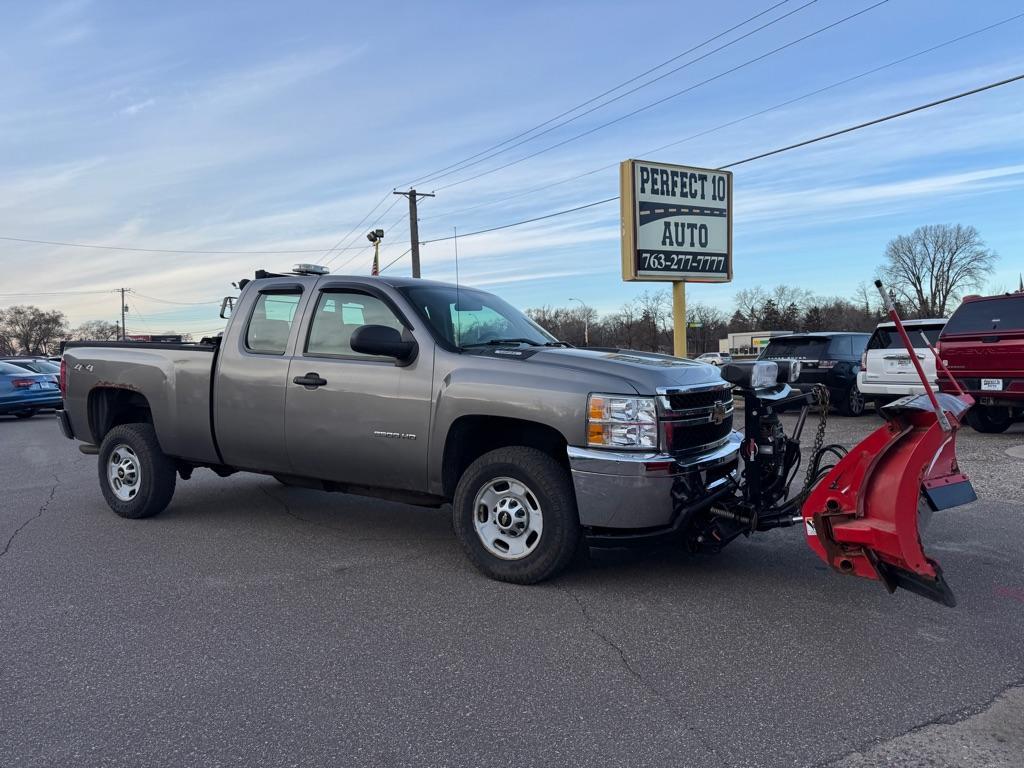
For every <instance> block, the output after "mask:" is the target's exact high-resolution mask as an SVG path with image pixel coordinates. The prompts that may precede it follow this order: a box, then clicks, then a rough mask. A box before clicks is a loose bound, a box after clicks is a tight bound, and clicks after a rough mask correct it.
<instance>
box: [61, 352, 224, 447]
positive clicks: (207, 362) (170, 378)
mask: <svg viewBox="0 0 1024 768" xmlns="http://www.w3.org/2000/svg"><path fill="white" fill-rule="evenodd" d="M217 351H218V347H217V345H213V344H166V343H162V342H134V341H79V342H74V341H73V342H69V343H68V344H67V345H65V347H64V361H65V363H66V366H67V368H66V370H67V374H66V375H67V382H66V392H65V397H64V409H65V410H66V411H67V414H68V417H69V419H70V423H71V428H72V429H73V431H74V433H75V436H76V437H78V438H79V439H80V440H87V441H88V442H92V443H98V442H99V439H100V437H99V436H97V435H96V434H94V426H95V422H96V421H99V420H102V419H103V418H105V415H104V410H105V402H107V401H108V399H117V400H118V401H120V402H123V401H124V400H132V399H138V398H144V399H145V402H146V404H147V405H148V407H149V410H150V411H151V413H152V419H153V426H154V429H155V430H156V434H157V439H158V440H159V441H160V446H161V448H162V449H163V451H164V452H165V453H167V454H168V455H170V456H176V457H179V458H183V459H190V460H192V461H198V462H208V463H219V461H220V458H219V452H218V450H217V445H216V439H215V437H214V434H213V427H212V424H213V422H212V419H211V415H212V412H211V399H212V387H213V370H214V366H215V364H216V360H217Z"/></svg>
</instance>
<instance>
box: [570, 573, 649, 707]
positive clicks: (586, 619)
mask: <svg viewBox="0 0 1024 768" xmlns="http://www.w3.org/2000/svg"><path fill="white" fill-rule="evenodd" d="M562 590H563V591H564V592H565V593H566V594H567V595H569V597H571V598H572V599H573V600H574V601H575V602H576V605H577V606H578V607H579V609H580V613H581V614H583V623H584V625H585V626H586V628H587V629H588V630H590V633H591V634H593V635H594V636H595V637H597V638H598V639H599V640H600V641H601V642H602V643H604V644H605V645H606V646H608V647H609V648H611V649H612V650H613V651H615V652H616V653H617V654H618V655H619V660H620V661H621V662H622V666H623V668H624V669H625V670H626V671H627V672H629V674H630V675H632V676H633V678H634V679H635V680H637V682H639V683H641V684H642V685H643V686H644V687H645V688H647V689H648V690H649V691H651V692H652V693H654V694H657V695H658V696H659V697H660V696H661V692H660V691H658V690H656V689H654V688H652V687H651V685H650V684H649V683H648V682H647V681H646V680H644V677H643V675H641V674H640V672H639V670H637V668H636V667H634V666H633V663H632V662H631V661H630V660H629V657H628V656H627V655H626V652H625V651H624V650H622V646H620V645H619V644H618V643H616V642H615V641H614V640H612V639H611V638H610V637H608V635H606V634H605V633H604V632H602V631H601V630H600V629H599V628H598V626H597V622H596V621H594V617H593V616H591V615H590V611H588V610H587V606H586V605H585V604H584V603H583V601H582V600H581V599H580V596H579V595H577V594H576V593H575V592H573V591H572V590H571V589H568V588H566V587H563V588H562Z"/></svg>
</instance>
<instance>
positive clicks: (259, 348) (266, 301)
mask: <svg viewBox="0 0 1024 768" xmlns="http://www.w3.org/2000/svg"><path fill="white" fill-rule="evenodd" d="M301 296H302V294H301V293H298V292H294V291H293V292H286V293H261V294H260V296H259V298H258V299H257V300H256V306H255V308H254V309H253V312H252V317H251V318H249V328H248V329H247V330H246V334H245V346H246V347H248V348H249V349H250V350H251V351H253V352H260V353H262V354H266V355H283V354H284V353H285V350H286V349H287V347H288V336H289V335H290V334H291V332H292V323H293V322H294V321H295V309H296V307H298V306H299V299H300V298H301Z"/></svg>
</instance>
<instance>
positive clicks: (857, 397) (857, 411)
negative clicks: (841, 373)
mask: <svg viewBox="0 0 1024 768" xmlns="http://www.w3.org/2000/svg"><path fill="white" fill-rule="evenodd" d="M836 407H837V408H838V409H839V412H840V413H841V414H842V415H843V416H863V415H864V411H865V410H866V409H867V402H866V401H865V400H864V395H863V393H862V392H861V391H860V389H859V388H858V387H857V384H856V383H854V384H851V385H850V388H849V389H848V390H846V391H845V392H844V393H843V397H842V399H841V400H840V401H839V402H838V403H837V404H836Z"/></svg>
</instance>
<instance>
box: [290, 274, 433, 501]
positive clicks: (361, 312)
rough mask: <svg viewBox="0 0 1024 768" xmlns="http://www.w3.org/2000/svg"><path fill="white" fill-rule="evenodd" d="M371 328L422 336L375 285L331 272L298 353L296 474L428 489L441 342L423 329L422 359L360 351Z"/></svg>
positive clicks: (293, 422)
mask: <svg viewBox="0 0 1024 768" xmlns="http://www.w3.org/2000/svg"><path fill="white" fill-rule="evenodd" d="M362 325H387V326H391V327H393V328H396V329H398V330H404V331H405V332H408V333H412V331H413V330H414V329H413V326H412V323H411V322H410V321H409V320H408V318H407V316H406V315H405V313H404V312H403V311H402V310H401V309H399V307H398V306H397V305H396V304H395V303H394V302H393V301H392V300H391V299H390V298H389V296H388V295H387V294H386V293H385V292H383V291H381V290H380V289H379V288H377V287H375V286H368V285H366V284H358V283H347V282H344V281H339V280H337V279H336V278H324V279H322V280H321V282H320V284H319V285H318V286H317V293H316V295H315V296H311V297H310V303H309V310H308V311H307V312H306V320H305V321H304V323H303V327H302V330H301V337H300V340H299V344H298V345H297V346H296V350H295V354H294V356H293V357H292V361H291V368H290V370H289V374H288V392H287V398H286V416H285V422H286V426H285V429H286V433H287V443H288V453H289V456H290V457H291V462H292V472H293V474H296V475H300V476H304V477H312V478H318V479H321V480H332V481H335V482H339V483H349V484H354V485H365V486H374V487H382V488H396V489H408V490H423V489H424V488H425V487H426V482H427V480H426V478H427V447H428V439H427V433H428V430H429V427H430V414H431V392H432V386H433V361H434V349H433V339H432V338H430V336H429V334H428V333H426V332H425V330H421V331H420V332H419V333H417V334H414V336H415V338H416V340H417V343H418V344H419V345H420V347H419V351H418V354H417V356H416V358H415V359H414V360H413V361H412V362H411V363H408V364H403V365H399V364H397V362H396V361H395V360H394V359H392V358H383V357H371V356H368V355H364V354H360V353H358V352H355V351H354V350H353V349H352V346H351V343H350V342H351V338H352V334H353V333H354V332H355V330H356V329H357V328H359V327H360V326H362Z"/></svg>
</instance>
